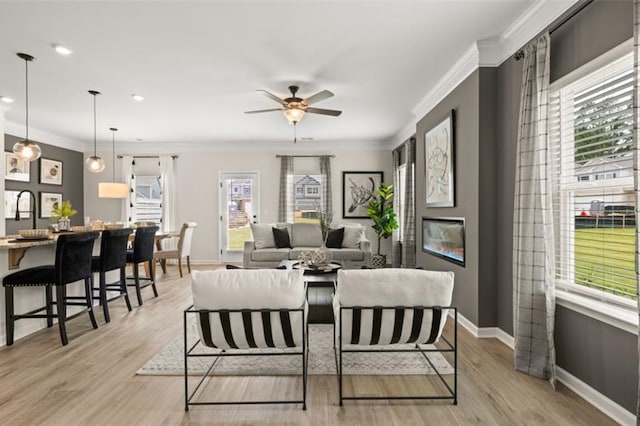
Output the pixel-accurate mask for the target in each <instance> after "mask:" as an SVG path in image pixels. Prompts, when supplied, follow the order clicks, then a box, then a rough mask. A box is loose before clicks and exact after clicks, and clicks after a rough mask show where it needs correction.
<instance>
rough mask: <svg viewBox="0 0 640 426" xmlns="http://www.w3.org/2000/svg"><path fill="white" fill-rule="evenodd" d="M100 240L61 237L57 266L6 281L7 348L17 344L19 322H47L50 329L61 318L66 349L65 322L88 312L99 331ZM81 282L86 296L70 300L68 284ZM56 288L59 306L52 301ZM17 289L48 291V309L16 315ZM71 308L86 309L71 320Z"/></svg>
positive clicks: (38, 268)
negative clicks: (96, 247) (95, 295)
mask: <svg viewBox="0 0 640 426" xmlns="http://www.w3.org/2000/svg"><path fill="white" fill-rule="evenodd" d="M98 236H99V233H97V232H83V233H79V234H63V235H60V236H59V237H58V241H57V244H56V258H55V264H54V265H45V266H35V267H33V268H26V269H23V270H21V271H18V272H14V273H12V274H9V275H7V276H5V277H4V278H3V280H2V285H3V286H4V291H5V311H6V329H7V346H9V345H12V344H13V333H14V326H15V322H16V321H17V320H19V319H23V318H46V319H47V327H51V326H52V325H53V319H54V318H57V319H58V326H59V328H60V340H61V341H62V344H63V345H66V344H67V343H69V340H68V339H67V331H66V327H65V322H66V321H67V320H69V319H71V318H74V317H76V316H78V315H80V314H83V313H85V312H88V313H89V318H90V319H91V325H92V326H93V328H98V323H97V322H96V317H95V315H94V314H93V300H92V287H93V274H92V273H91V256H92V252H93V243H94V241H95V240H96V238H98ZM81 280H84V290H85V295H84V296H67V284H70V283H73V282H76V281H81ZM53 286H55V288H56V301H55V302H54V301H53V300H52V287H53ZM15 287H44V288H45V297H46V306H44V307H42V308H39V309H34V310H32V311H29V312H27V313H24V314H15V313H14V311H13V308H14V307H13V289H14V288H15ZM53 305H56V311H57V313H56V314H54V313H53ZM67 306H84V307H85V309H83V310H82V311H80V312H77V313H75V314H73V315H71V316H69V317H67ZM42 311H46V313H45V314H40V313H39V312H42Z"/></svg>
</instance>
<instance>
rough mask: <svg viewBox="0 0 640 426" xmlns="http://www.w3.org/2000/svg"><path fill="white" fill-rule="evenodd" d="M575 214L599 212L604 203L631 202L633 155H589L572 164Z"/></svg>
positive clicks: (627, 203)
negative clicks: (574, 183)
mask: <svg viewBox="0 0 640 426" xmlns="http://www.w3.org/2000/svg"><path fill="white" fill-rule="evenodd" d="M575 176H576V183H577V184H578V186H576V195H575V210H576V215H579V214H580V213H581V212H586V213H588V214H589V215H597V214H598V212H600V213H603V212H604V211H605V210H606V209H605V206H624V205H634V199H633V155H632V154H631V153H627V154H624V155H621V156H619V157H616V158H610V157H609V158H607V157H600V158H593V159H591V160H589V161H587V162H586V163H584V164H582V165H578V164H576V168H575Z"/></svg>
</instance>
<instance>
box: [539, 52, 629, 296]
mask: <svg viewBox="0 0 640 426" xmlns="http://www.w3.org/2000/svg"><path fill="white" fill-rule="evenodd" d="M549 119H550V120H549V126H550V129H549V130H550V141H551V152H550V155H551V160H552V164H553V166H554V168H553V177H554V178H553V179H554V180H553V187H554V190H553V194H554V200H553V201H554V214H555V221H556V222H555V223H556V235H557V238H556V240H557V247H556V278H557V279H558V280H559V282H562V283H565V284H567V285H569V286H581V287H584V288H589V289H590V290H589V291H590V292H591V294H596V295H597V294H598V293H601V294H606V295H613V296H614V298H615V297H624V298H627V299H636V298H637V289H636V288H637V285H636V275H635V244H636V243H635V227H636V217H635V197H634V193H633V152H632V149H633V58H632V56H631V55H627V56H625V57H623V58H621V59H618V60H616V61H613V62H612V63H610V64H608V65H606V66H604V67H602V68H600V69H598V70H596V71H594V72H593V73H591V74H589V75H587V76H585V77H583V78H581V79H579V80H577V81H575V82H573V83H571V84H567V85H565V86H564V87H562V88H560V89H558V90H555V91H553V92H552V93H551V94H550V105H549ZM593 290H595V291H596V292H594V291H593Z"/></svg>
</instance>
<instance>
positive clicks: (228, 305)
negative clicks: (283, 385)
mask: <svg viewBox="0 0 640 426" xmlns="http://www.w3.org/2000/svg"><path fill="white" fill-rule="evenodd" d="M302 274H303V271H302V270H270V269H263V270H248V269H229V270H217V271H193V273H192V274H191V291H192V295H193V306H191V307H189V308H188V309H187V310H185V312H184V330H185V334H184V335H185V339H184V353H185V374H184V380H185V411H189V406H190V405H205V404H209V405H220V404H274V403H282V404H302V409H303V410H306V400H307V347H308V341H307V339H308V337H307V335H308V325H307V302H306V291H305V284H304V280H303V278H302ZM194 322H195V328H196V330H197V338H196V340H197V341H196V342H195V343H192V342H191V343H190V340H193V339H191V336H190V335H189V332H191V334H193V332H192V328H193V326H192V325H191V324H193V323H194ZM202 346H204V347H206V348H210V350H207V351H206V352H205V353H204V354H203V351H202ZM263 349H271V350H270V351H268V352H265V351H262V350H263ZM195 356H197V357H202V356H210V357H212V358H213V361H212V363H211V366H210V367H209V369H208V370H207V372H206V373H205V374H204V376H203V377H202V378H201V379H200V381H199V383H198V384H197V386H196V387H195V389H194V390H193V392H190V390H189V372H188V368H189V359H190V358H192V357H195ZM226 356H232V357H238V356H298V357H301V360H302V369H301V376H302V396H301V399H299V400H268V401H267V400H260V401H224V402H222V401H200V400H198V401H195V400H194V397H195V396H196V392H197V391H198V388H199V387H200V385H201V384H202V383H203V382H204V380H205V379H207V377H209V379H210V380H213V379H212V378H211V375H210V374H209V373H210V371H212V370H213V369H214V368H215V365H216V362H217V361H218V360H219V359H221V358H224V357H226Z"/></svg>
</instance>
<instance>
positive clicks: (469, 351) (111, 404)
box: [0, 266, 615, 426]
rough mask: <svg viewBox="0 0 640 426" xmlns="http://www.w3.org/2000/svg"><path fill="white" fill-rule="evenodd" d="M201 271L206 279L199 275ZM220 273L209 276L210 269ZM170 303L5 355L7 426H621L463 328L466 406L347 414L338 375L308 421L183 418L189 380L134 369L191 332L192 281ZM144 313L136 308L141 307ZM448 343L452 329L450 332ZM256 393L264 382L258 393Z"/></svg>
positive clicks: (360, 408)
mask: <svg viewBox="0 0 640 426" xmlns="http://www.w3.org/2000/svg"><path fill="white" fill-rule="evenodd" d="M196 268H197V269H206V268H207V267H204V266H200V267H196ZM209 268H210V267H209ZM158 275H159V277H158V291H159V293H160V297H158V298H154V297H152V292H151V290H150V288H147V289H144V290H143V298H144V304H143V306H140V307H135V308H134V310H133V312H128V311H127V309H126V307H125V304H124V301H123V300H119V301H116V302H115V303H111V304H110V305H109V307H110V313H111V317H112V319H111V322H110V323H109V324H106V323H105V322H104V319H103V316H102V311H101V309H99V308H98V309H96V314H97V317H98V321H99V325H100V327H99V329H98V330H93V329H92V328H91V325H90V323H89V319H88V317H86V316H81V317H78V318H76V319H74V320H71V321H70V322H69V323H68V333H69V345H68V346H61V345H60V341H59V336H58V330H57V328H55V327H54V328H50V329H46V330H42V331H39V332H38V333H35V334H33V335H30V336H27V337H25V338H23V339H20V340H18V341H16V343H15V344H14V345H13V346H12V347H4V348H1V349H0V383H1V384H2V386H0V419H1V423H2V424H11V425H18V424H65V425H86V424H114V425H116V424H117V425H129V424H135V425H146V424H149V425H157V424H175V425H177V424H234V425H236V424H240V425H241V424H260V425H340V424H344V425H352V424H361V425H368V426H376V425H381V426H382V425H384V426H387V425H424V424H438V425H449V424H450V425H468V424H491V425H493V424H496V425H517V424H523V425H524V424H562V425H567V424H580V425H590V424H592V425H607V424H615V423H614V422H613V421H612V420H611V419H609V418H608V417H607V416H605V415H604V414H602V413H601V412H600V411H598V410H596V409H595V408H593V407H592V406H591V405H589V404H588V403H587V402H586V401H584V400H582V399H581V398H579V397H578V396H577V395H575V394H574V393H573V392H571V391H570V390H568V389H567V388H566V387H564V386H562V385H559V387H558V390H557V391H554V390H552V389H551V387H550V386H549V385H548V383H547V382H545V381H542V380H537V379H534V378H531V377H528V376H525V375H524V374H521V373H517V372H515V371H513V368H512V352H511V350H510V349H509V348H507V347H506V346H504V345H503V344H502V343H500V342H498V341H497V340H493V339H475V338H473V337H472V336H471V335H470V334H469V333H467V332H466V331H465V330H464V329H462V328H461V327H460V328H459V345H460V348H459V377H458V384H459V388H458V389H459V397H458V399H459V403H458V405H457V406H453V405H450V404H449V403H446V402H444V403H443V402H412V401H392V402H387V401H374V402H366V401H363V402H345V405H344V406H343V407H340V406H339V405H338V389H337V380H336V378H335V377H334V376H315V375H313V376H309V385H308V402H307V411H302V410H301V409H300V408H299V406H284V405H275V406H272V405H268V406H210V407H202V406H200V407H193V408H191V410H190V411H189V412H188V413H185V411H184V406H183V404H184V402H183V401H184V394H183V392H184V391H183V379H182V377H160V376H137V375H136V374H135V373H136V371H137V370H138V369H139V368H140V367H141V366H142V365H143V364H144V363H145V362H146V361H148V360H149V359H150V358H151V357H153V356H154V355H155V354H156V353H157V352H159V351H160V350H161V349H162V347H164V346H165V345H166V344H167V343H169V342H170V341H171V340H173V339H174V338H175V336H176V335H177V334H178V333H180V331H181V329H182V311H183V310H184V309H185V308H186V307H187V306H189V305H190V304H191V296H190V282H189V276H188V275H185V278H182V279H180V278H179V276H178V273H177V268H176V267H171V266H170V267H169V268H168V273H167V274H166V275H163V274H162V273H159V274H158ZM134 305H135V303H134ZM446 332H447V333H448V334H450V333H451V329H450V327H449V326H448V328H447V331H446ZM353 381H358V383H365V386H364V387H359V388H358V392H359V393H361V394H365V393H366V394H369V393H372V394H375V393H377V392H394V393H401V392H424V391H425V390H429V388H430V387H432V384H430V383H429V382H428V381H424V380H419V379H417V378H416V377H414V376H391V377H364V378H363V377H353V376H345V389H347V391H348V392H353V386H352V385H353ZM256 384H259V385H258V386H256ZM210 386H211V387H210V388H208V389H207V391H212V390H213V391H217V392H219V393H220V394H223V395H224V394H230V393H233V394H234V395H238V396H241V397H243V398H256V397H262V396H264V395H265V392H266V394H267V395H269V394H275V393H276V392H283V391H284V392H286V394H287V395H289V396H293V397H297V395H298V393H297V392H299V391H300V384H299V382H296V381H295V380H290V379H288V378H284V377H275V378H260V379H252V378H248V377H243V378H231V379H226V378H223V377H216V378H215V382H213V384H211V385H210Z"/></svg>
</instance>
